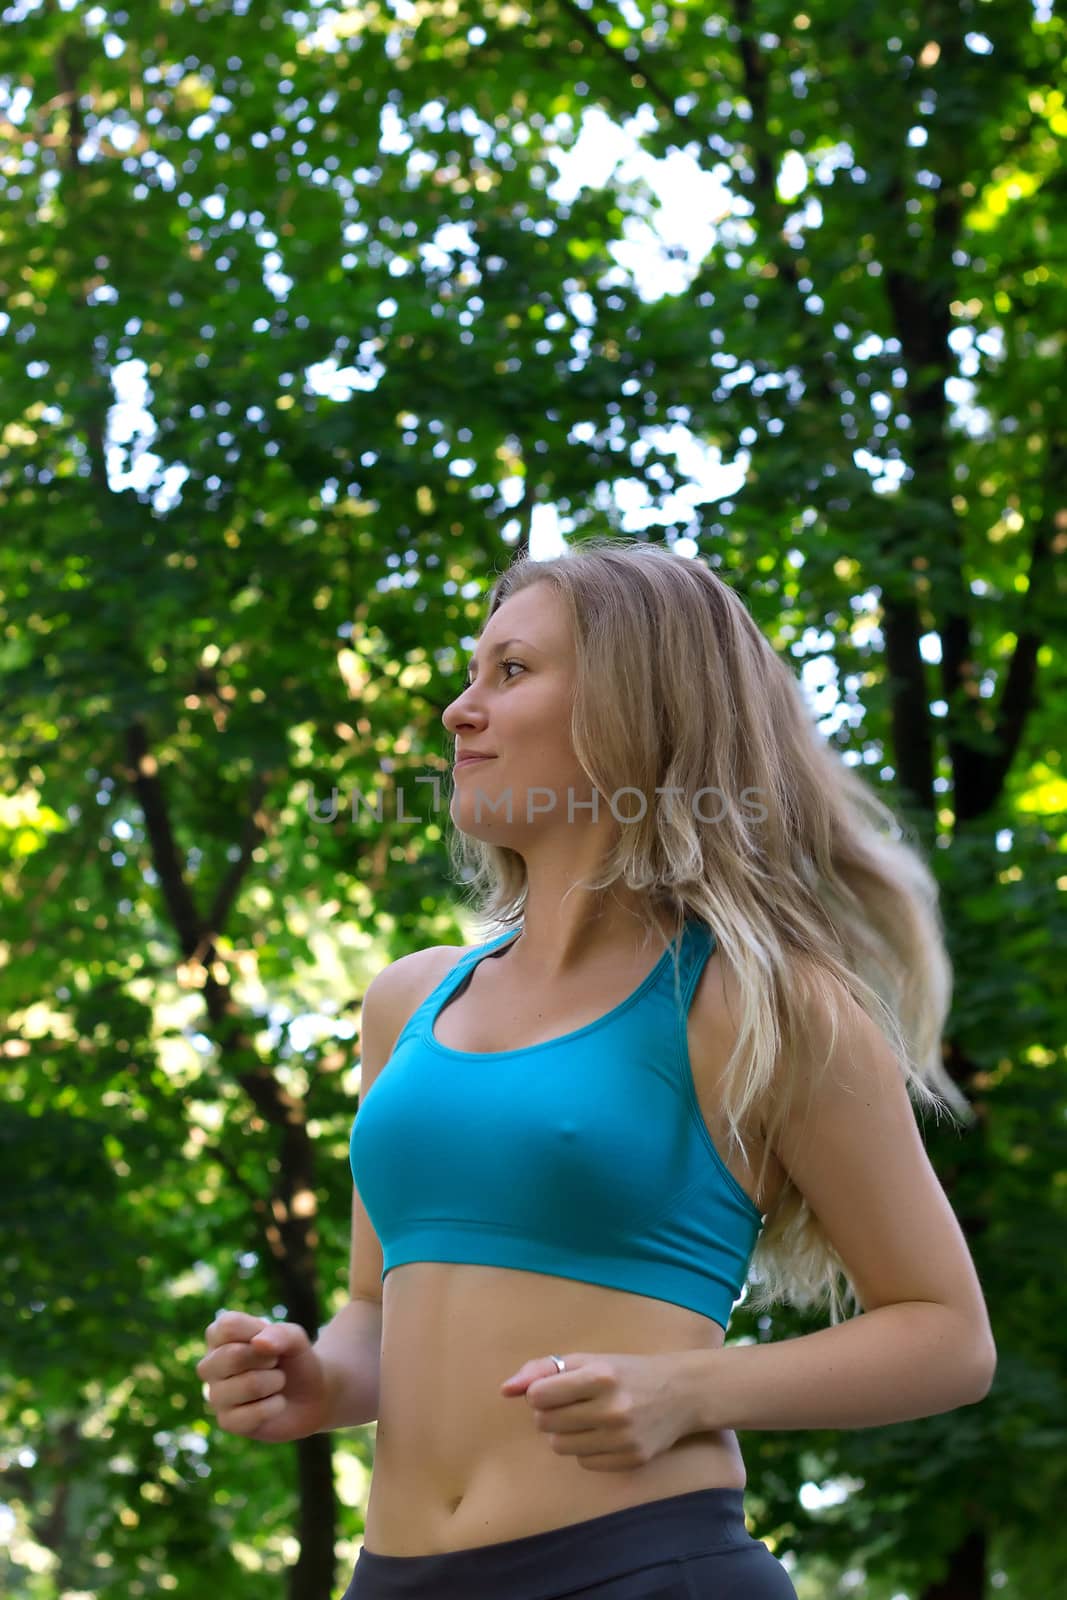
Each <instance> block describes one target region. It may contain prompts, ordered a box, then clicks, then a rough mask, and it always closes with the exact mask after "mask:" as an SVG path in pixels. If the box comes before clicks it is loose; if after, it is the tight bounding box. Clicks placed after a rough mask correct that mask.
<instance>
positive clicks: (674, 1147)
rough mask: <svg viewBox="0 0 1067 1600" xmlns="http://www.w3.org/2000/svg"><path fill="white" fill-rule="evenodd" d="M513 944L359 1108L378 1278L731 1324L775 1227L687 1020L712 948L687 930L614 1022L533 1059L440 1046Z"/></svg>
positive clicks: (479, 957)
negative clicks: (768, 1230)
mask: <svg viewBox="0 0 1067 1600" xmlns="http://www.w3.org/2000/svg"><path fill="white" fill-rule="evenodd" d="M515 937H516V934H515V932H514V931H512V932H509V933H507V934H504V935H502V936H501V937H499V938H497V939H492V940H490V941H489V942H488V943H487V944H483V945H480V946H479V947H478V949H476V950H472V951H469V952H468V953H467V954H466V955H464V956H461V957H460V959H459V961H458V962H457V963H456V965H455V966H454V967H453V968H452V970H451V971H450V972H449V973H448V974H447V976H446V977H445V978H444V979H442V981H441V982H440V983H439V984H438V985H437V987H436V989H434V991H433V992H432V994H430V995H428V996H427V998H426V999H425V1000H424V1001H423V1003H422V1005H421V1006H419V1008H418V1010H417V1011H415V1012H414V1013H413V1015H412V1016H411V1017H410V1018H409V1020H408V1022H407V1024H406V1026H405V1027H404V1029H403V1031H402V1032H401V1034H400V1037H399V1038H398V1039H397V1042H396V1045H395V1047H394V1050H393V1053H392V1055H391V1056H390V1058H389V1060H388V1062H387V1063H386V1065H385V1067H384V1068H383V1069H382V1071H381V1072H380V1073H379V1074H378V1077H377V1078H376V1079H375V1081H374V1083H373V1085H372V1086H371V1089H370V1090H369V1091H368V1092H367V1094H366V1095H365V1096H364V1097H363V1098H362V1099H361V1101H360V1105H359V1108H358V1111H357V1115H356V1117H355V1120H354V1122H353V1126H352V1138H351V1142H350V1146H349V1160H350V1164H351V1168H352V1176H353V1179H354V1181H355V1183H356V1186H357V1188H358V1190H359V1194H360V1198H361V1200H362V1201H363V1204H364V1206H365V1207H366V1209H367V1214H368V1215H369V1217H370V1219H371V1222H372V1223H373V1225H374V1229H375V1232H376V1233H377V1235H378V1238H379V1239H380V1240H381V1245H382V1262H383V1266H382V1279H383V1280H384V1279H385V1277H386V1274H387V1273H389V1272H391V1271H392V1270H393V1268H394V1267H399V1266H402V1265H403V1264H404V1263H405V1262H409V1261H455V1262H467V1263H471V1264H477V1265H480V1266H493V1267H512V1268H517V1269H519V1270H521V1271H525V1272H542V1273H547V1274H549V1275H550V1276H553V1277H558V1278H575V1279H578V1280H579V1281H580V1282H582V1283H599V1284H603V1285H605V1286H606V1287H608V1288H611V1289H623V1290H626V1291H628V1292H629V1293H630V1294H640V1295H647V1296H649V1297H650V1298H652V1299H654V1300H668V1301H670V1302H672V1303H673V1304H674V1305H679V1306H688V1307H689V1308H690V1309H691V1310H693V1311H699V1312H701V1313H702V1314H703V1315H704V1316H706V1317H710V1318H711V1319H712V1320H713V1321H714V1322H717V1323H719V1325H720V1326H721V1327H723V1328H725V1327H726V1326H727V1324H728V1322H729V1319H730V1312H731V1309H732V1307H733V1305H734V1302H735V1301H736V1300H737V1299H738V1297H739V1295H740V1293H741V1290H742V1288H743V1286H744V1283H745V1276H746V1273H747V1270H748V1265H749V1262H750V1260H751V1257H752V1252H753V1250H754V1249H755V1247H756V1242H757V1240H758V1238H759V1234H760V1230H761V1228H762V1226H763V1218H762V1217H761V1215H760V1212H759V1211H758V1210H757V1209H756V1207H755V1206H754V1205H753V1203H752V1201H751V1200H750V1199H749V1197H748V1195H747V1194H746V1193H745V1191H744V1190H743V1189H742V1188H741V1186H740V1184H739V1183H738V1182H737V1181H736V1179H735V1178H734V1177H733V1175H732V1174H731V1173H730V1172H729V1170H728V1169H727V1167H726V1166H725V1164H724V1163H723V1161H722V1159H721V1158H720V1156H719V1153H718V1151H717V1150H716V1148H715V1146H714V1144H713V1143H712V1140H711V1138H710V1136H709V1134H708V1131H707V1128H706V1127H705V1124H704V1120H703V1117H702V1116H701V1113H700V1107H699V1103H698V1101H697V1097H696V1091H695V1088H694V1086H693V1079H692V1074H691V1071H690V1065H689V1050H688V1044H687V1040H686V1016H687V1014H688V1011H689V1006H690V1002H691V1000H692V997H693V992H694V990H695V988H696V984H697V980H698V978H699V976H700V973H701V971H702V970H703V967H704V964H705V962H706V961H707V959H708V957H709V956H710V954H711V952H712V950H713V949H714V948H715V940H714V936H713V935H712V934H711V932H710V931H709V930H708V929H707V928H706V927H705V926H704V924H703V923H701V922H698V921H697V920H695V919H690V920H689V921H688V922H687V923H686V925H685V929H684V931H683V934H682V938H681V949H680V960H679V963H678V972H677V978H678V989H677V995H676V990H675V976H676V974H675V970H674V961H673V955H674V950H675V946H674V945H672V946H671V948H669V949H668V950H666V951H664V953H663V955H662V956H661V958H660V960H659V961H658V962H657V964H656V966H655V967H654V968H653V970H652V971H651V972H650V973H649V975H648V977H647V978H646V979H645V980H644V982H643V983H641V984H640V985H639V986H638V987H637V988H636V989H635V990H634V992H633V993H632V994H631V995H629V996H628V998H627V999H625V1000H623V1001H622V1002H621V1004H620V1005H617V1006H616V1007H615V1009H614V1010H613V1011H609V1012H608V1013H607V1015H606V1016H603V1017H600V1018H599V1019H598V1020H597V1021H595V1022H590V1023H587V1024H586V1026H585V1027H584V1028H578V1029H576V1030H575V1031H574V1032H572V1033H567V1034H563V1035H562V1036H561V1037H560V1038H557V1039H549V1040H547V1041H546V1042H545V1043H543V1044H537V1045H531V1046H529V1047H527V1048H525V1049H521V1050H494V1051H489V1052H483V1053H474V1052H470V1051H464V1050H453V1049H451V1048H449V1046H447V1045H443V1044H440V1043H438V1041H437V1039H435V1038H434V1034H433V1024H434V1021H435V1020H436V1018H437V1017H438V1016H439V1015H440V1013H441V1012H442V1011H443V1010H444V1008H445V1005H446V1004H447V1003H448V1002H449V1001H450V1000H451V999H453V998H455V997H456V996H457V995H458V994H459V993H460V992H461V990H462V988H463V987H464V985H465V984H467V983H468V982H469V981H470V978H471V975H472V974H473V971H474V968H475V967H476V966H477V964H478V962H479V961H483V960H485V959H487V958H488V957H491V956H492V955H493V953H494V952H495V951H498V950H501V949H502V948H503V947H504V946H505V945H506V944H508V943H510V941H511V940H512V939H514V938H515Z"/></svg>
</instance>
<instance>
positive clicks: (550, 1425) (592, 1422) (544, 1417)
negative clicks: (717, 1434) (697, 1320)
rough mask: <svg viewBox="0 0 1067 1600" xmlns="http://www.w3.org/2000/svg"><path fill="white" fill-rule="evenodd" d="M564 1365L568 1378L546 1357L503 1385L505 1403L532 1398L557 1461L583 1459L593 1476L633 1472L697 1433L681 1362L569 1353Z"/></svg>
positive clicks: (537, 1421)
mask: <svg viewBox="0 0 1067 1600" xmlns="http://www.w3.org/2000/svg"><path fill="white" fill-rule="evenodd" d="M562 1359H563V1362H564V1364H565V1368H566V1370H565V1371H564V1372H559V1371H558V1370H557V1368H556V1363H555V1362H554V1361H553V1360H552V1359H551V1358H550V1357H549V1356H539V1357H537V1358H536V1359H534V1360H532V1361H527V1362H526V1364H525V1365H524V1366H521V1367H520V1368H519V1370H518V1372H515V1373H513V1374H512V1376H511V1377H510V1378H507V1379H505V1381H504V1382H503V1383H502V1384H501V1385H500V1392H501V1394H503V1395H504V1396H505V1397H512V1396H517V1395H522V1394H524V1395H525V1396H526V1403H527V1405H529V1406H530V1407H531V1408H532V1410H533V1414H534V1426H535V1427H537V1428H540V1429H541V1430H542V1432H544V1433H547V1434H548V1435H549V1443H550V1445H551V1446H552V1449H553V1450H554V1451H555V1452H556V1454H557V1455H561V1456H577V1458H578V1465H579V1466H580V1467H585V1468H586V1469H587V1470H588V1471H589V1472H627V1471H631V1470H632V1469H633V1468H634V1467H643V1466H645V1465H646V1464H647V1463H648V1462H649V1461H651V1460H652V1459H653V1457H655V1456H658V1455H661V1454H662V1453H663V1452H664V1451H665V1450H669V1449H670V1447H671V1445H672V1444H674V1443H675V1441H676V1440H677V1439H680V1438H681V1437H682V1436H683V1434H685V1433H687V1432H688V1431H689V1425H688V1420H687V1417H686V1415H685V1411H684V1409H683V1405H682V1397H681V1394H680V1393H679V1385H678V1382H677V1372H678V1364H677V1360H676V1358H674V1357H673V1356H670V1355H651V1356H619V1355H589V1354H585V1353H583V1352H581V1351H579V1352H577V1353H576V1354H568V1353H567V1352H565V1351H564V1352H562Z"/></svg>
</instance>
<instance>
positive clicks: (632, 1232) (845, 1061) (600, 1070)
mask: <svg viewBox="0 0 1067 1600" xmlns="http://www.w3.org/2000/svg"><path fill="white" fill-rule="evenodd" d="M443 720H444V723H445V726H446V728H447V729H448V731H449V733H450V734H451V735H452V736H453V737H454V739H455V741H456V756H457V766H456V769H455V774H454V792H453V796H452V800H451V815H452V819H453V821H454V823H455V825H456V829H457V835H456V844H455V856H454V859H455V862H456V865H457V866H458V867H459V869H460V875H461V876H462V878H463V879H464V880H465V881H467V882H468V883H469V884H470V894H471V899H472V904H473V905H474V907H475V909H476V910H477V912H478V914H479V915H480V916H481V918H482V919H483V920H484V922H485V923H486V925H492V924H494V923H495V924H496V925H498V926H500V925H503V926H504V928H505V929H506V932H505V933H503V934H501V935H498V936H497V937H495V938H491V939H489V940H488V941H487V942H485V943H481V944H478V945H475V946H472V947H470V948H468V949H464V950H462V951H461V952H460V953H459V954H458V957H457V952H456V950H455V949H454V948H451V947H437V948H434V949H432V950H429V951H422V952H418V953H417V955H416V956H412V957H407V958H405V959H404V960H403V961H401V962H396V963H394V964H393V965H392V966H391V967H390V968H388V969H387V970H386V972H384V973H382V974H380V975H379V976H378V977H377V978H376V979H375V981H374V983H373V984H372V985H371V986H370V989H369V990H368V993H367V996H366V1000H365V1004H364V1024H363V1039H362V1057H363V1073H364V1081H363V1086H362V1095H361V1103H360V1107H359V1112H358V1115H357V1117H356V1120H355V1124H354V1126H353V1131H352V1145H351V1161H352V1170H353V1175H354V1178H355V1185H356V1189H355V1194H354V1198H353V1265H352V1278H351V1289H352V1300H351V1304H350V1305H349V1306H347V1307H346V1308H345V1309H344V1311H342V1312H341V1313H340V1314H339V1316H338V1317H337V1318H335V1319H334V1321H333V1323H331V1324H330V1325H329V1327H328V1328H327V1329H325V1330H324V1331H323V1333H322V1334H321V1335H320V1337H319V1339H318V1341H317V1343H316V1345H315V1346H314V1347H309V1346H308V1344H307V1338H306V1335H305V1334H304V1333H303V1330H302V1329H300V1328H298V1327H296V1326H294V1325H291V1324H281V1325H275V1326H273V1327H270V1328H269V1329H268V1331H267V1332H266V1333H261V1332H260V1331H259V1330H261V1329H263V1328H264V1327H265V1324H264V1322H263V1320H262V1319H256V1318H250V1317H239V1316H238V1315H237V1314H227V1315H226V1317H223V1318H220V1320H219V1322H217V1323H215V1324H213V1325H212V1328H211V1329H209V1330H208V1342H209V1354H208V1356H206V1357H205V1358H204V1360H203V1362H202V1363H201V1368H200V1370H201V1375H202V1376H204V1377H207V1378H209V1379H211V1380H213V1381H212V1389H211V1392H210V1395H209V1398H210V1399H211V1403H212V1404H213V1405H214V1407H215V1409H216V1412H217V1414H218V1416H219V1420H220V1422H221V1423H222V1424H223V1426H227V1427H229V1428H230V1429H231V1430H232V1431H235V1432H244V1433H247V1434H249V1435H250V1436H252V1437H257V1438H269V1439H280V1438H296V1437H302V1436H304V1435H306V1434H307V1433H310V1432H313V1431H316V1430H317V1429H323V1428H329V1427H335V1426H345V1425H352V1424H353V1423H356V1422H364V1421H369V1420H370V1419H371V1418H376V1419H377V1436H376V1446H375V1464H374V1474H373V1480H372V1488H371V1495H370V1501H369V1505H368V1511H367V1522H366V1531H365V1538H364V1544H363V1549H362V1551H361V1553H360V1557H359V1560H358V1562H357V1564H356V1570H355V1573H354V1576H353V1578H352V1582H351V1584H350V1585H349V1588H348V1590H347V1591H346V1595H345V1597H344V1600H386V1597H388V1600H392V1597H394V1596H400V1595H405V1596H411V1597H423V1596H425V1597H427V1600H429V1597H433V1600H461V1597H462V1600H491V1597H492V1600H497V1597H499V1600H541V1597H547V1596H550V1595H551V1596H580V1595H584V1594H586V1593H587V1592H588V1593H589V1594H590V1596H592V1595H593V1594H595V1595H596V1596H597V1597H598V1600H656V1597H658V1600H698V1597H706V1600H712V1597H714V1600H742V1597H743V1600H787V1597H789V1596H795V1590H794V1588H793V1585H792V1582H791V1581H790V1578H789V1575H788V1573H787V1572H786V1570H785V1568H784V1567H783V1566H782V1564H781V1563H780V1562H778V1561H777V1560H776V1559H775V1557H774V1556H773V1554H772V1553H771V1551H770V1550H768V1548H767V1547H766V1546H765V1545H764V1544H762V1543H761V1542H760V1541H758V1540H755V1539H753V1538H752V1537H751V1535H749V1533H748V1532H747V1529H746V1526H745V1520H744V1510H743V1496H744V1488H745V1483H746V1476H745V1467H744V1462H743V1460H742V1456H741V1452H740V1450H739V1448H738V1442H737V1437H736V1430H737V1429H746V1428H826V1427H870V1426H875V1425H878V1424H881V1423H889V1422H894V1421H900V1420H904V1419H907V1418H913V1417H919V1416H924V1415H929V1414H932V1413H934V1412H941V1411H947V1410H951V1409H952V1408H954V1407H956V1406H960V1405H967V1404H971V1403H974V1402H976V1401H978V1400H980V1399H981V1398H982V1397H983V1396H984V1395H985V1394H986V1393H987V1392H988V1389H989V1386H990V1384H991V1382H992V1375H993V1370H994V1367H995V1361H996V1353H995V1347H994V1343H993V1337H992V1332H991V1329H990V1326H989V1321H988V1316H987V1313H986V1308H985V1304H984V1300H983V1296H982V1292H981V1287H980V1285H979V1282H978V1279H977V1275H976V1273H975V1270H974V1265H973V1263H972V1261H971V1258H970V1255H969V1253H968V1250H967V1246H966V1243H965V1241H964V1238H963V1235H962V1233H961V1231H960V1228H959V1225H958V1223H957V1221H956V1218H955V1216H954V1214H953V1212H952V1210H951V1207H950V1206H949V1203H948V1201H947V1199H946V1197H945V1194H944V1192H943V1190H942V1188H941V1186H940V1184H939V1182H938V1180H937V1177H936V1175H935V1174H934V1172H933V1170H932V1168H931V1166H930V1164H929V1161H928V1160H927V1157H926V1154H925V1149H924V1146H923V1142H922V1139H921V1137H920V1135H919V1132H918V1129H917V1127H916V1122H915V1118H914V1115H913V1112H912V1107H911V1101H910V1098H909V1092H910V1093H911V1094H913V1095H915V1097H916V1098H917V1099H919V1100H920V1101H921V1102H922V1103H923V1104H924V1105H927V1106H932V1107H934V1108H935V1109H936V1110H941V1109H945V1108H951V1110H952V1111H953V1112H955V1113H956V1114H958V1115H959V1116H961V1117H967V1115H968V1112H969V1108H968V1106H967V1102H966V1101H965V1099H964V1098H963V1096H962V1095H961V1094H960V1092H959V1091H958V1089H956V1087H955V1086H954V1085H953V1083H952V1082H951V1080H950V1079H949V1078H948V1076H947V1074H946V1073H945V1071H944V1068H943V1067H942V1065H941V1060H940V1039H941V1030H942V1025H943V1022H944V1019H945V1015H946V1012H947V1008H948V999H949V991H950V977H951V974H950V967H949V963H948V959H947V956H946V953H945V947H944V942H943V938H942V932H941V925H940V920H939V915H938V907H937V894H936V887H935V884H934V881H933V879H932V876H931V874H930V872H929V870H928V868H927V867H926V865H925V864H924V862H923V860H922V858H921V856H920V854H919V852H918V851H917V850H916V849H915V848H914V847H913V846H912V845H911V844H910V843H909V842H908V841H907V840H906V839H904V838H903V837H902V834H901V830H900V828H899V825H897V824H896V822H895V819H894V817H893V815H892V813H891V812H890V811H889V810H888V809H887V808H886V807H885V805H884V804H883V803H882V802H881V801H880V800H879V799H878V798H877V796H876V795H875V794H874V793H873V792H872V791H871V790H869V789H868V788H867V787H866V785H865V784H864V783H863V782H862V780H861V779H860V778H859V777H858V776H857V775H856V774H855V773H854V772H853V771H851V769H849V768H848V767H847V766H845V765H844V764H843V763H842V762H841V761H840V760H839V758H838V757H836V756H835V755H834V754H833V753H832V752H831V751H830V750H829V749H828V747H827V746H826V745H825V744H824V743H823V742H822V740H821V739H820V738H819V736H818V734H817V731H816V730H815V728H814V726H813V724H812V722H811V719H810V717H809V715H808V713H807V710H806V707H805V704H804V701H803V698H802V696H801V694H800V692H799V689H798V686H797V684H796V682H795V680H794V678H793V676H792V674H791V673H790V672H789V670H788V669H787V667H786V665H785V664H784V663H783V662H782V661H780V660H779V658H778V657H777V656H776V654H775V652H774V651H773V650H772V648H771V647H770V645H769V643H768V642H767V641H766V640H765V639H764V637H763V636H762V634H761V633H760V632H759V630H758V628H757V627H756V626H755V624H754V623H753V621H752V619H751V617H750V616H749V614H748V612H747V611H746V609H745V607H744V605H743V604H742V602H741V601H740V600H739V598H738V597H737V596H736V594H734V593H733V591H732V590H731V589H730V588H729V587H727V586H726V585H725V584H724V583H722V582H721V581H720V580H719V579H718V578H717V577H716V576H715V575H714V574H713V573H712V572H711V571H710V570H709V569H708V568H707V567H706V566H704V565H703V564H702V563H701V562H699V561H695V560H686V559H684V558H682V557H678V556H675V555H673V554H672V553H670V552H669V551H666V550H664V549H663V548H661V547H657V546H649V545H645V544H643V543H641V542H638V541H624V540H616V539H601V540H590V541H588V542H586V543H584V544H581V545H579V546H577V547H575V548H573V549H572V550H571V551H570V552H569V553H568V554H566V555H565V556H563V557H561V558H558V559H556V560H552V561H546V562H532V561H529V560H528V559H522V560H519V561H517V562H516V563H515V564H513V565H512V567H511V568H510V569H509V570H508V571H506V572H505V573H504V574H503V575H502V577H501V578H500V579H499V580H498V582H497V584H496V586H495V588H494V591H493V595H492V599H491V604H490V607H489V616H488V620H487V624H486V627H485V629H484V631H483V634H482V637H481V640H480V641H479V644H478V648H477V651H476V655H475V659H474V660H473V661H472V663H471V675H470V678H469V681H468V684H467V687H466V688H465V689H464V690H463V692H462V693H461V694H460V695H459V697H458V698H457V699H456V700H454V701H453V703H452V704H451V705H450V706H449V707H448V708H447V710H446V711H445V713H444V718H443ZM467 757H477V759H470V760H465V759H464V758H467ZM372 1090H373V1092H372ZM750 1267H751V1268H752V1281H748V1274H749V1268H750ZM842 1272H843V1274H844V1278H845V1283H846V1287H847V1290H848V1294H849V1298H850V1299H851V1301H852V1303H853V1305H854V1306H855V1307H862V1310H863V1312H864V1315H862V1316H858V1317H857V1316H853V1317H850V1318H846V1317H844V1315H843V1311H842V1301H841V1296H840V1290H839V1283H838V1278H839V1275H840V1274H841V1273H842ZM746 1282H747V1287H748V1296H747V1303H748V1304H750V1305H752V1306H757V1307H767V1306H770V1305H772V1304H773V1303H774V1302H775V1301H777V1300H783V1299H789V1300H791V1301H792V1302H793V1303H794V1304H797V1305H807V1306H810V1305H813V1304H815V1303H817V1302H818V1301H819V1300H820V1299H823V1300H828V1303H829V1311H830V1326H829V1327H827V1328H825V1329H821V1330H820V1331H818V1332H817V1333H814V1334H811V1335H807V1336H805V1337H803V1338H799V1339H791V1340H786V1341H779V1342H777V1343H775V1342H772V1343H769V1344H763V1345H759V1344H754V1345H745V1346H739V1345H734V1346H729V1347H727V1346H725V1343H724V1341H725V1334H726V1327H727V1325H728V1322H729V1315H730V1309H731V1306H732V1305H733V1303H734V1302H735V1300H737V1299H738V1298H740V1296H741V1294H742V1291H743V1290H744V1289H745V1287H746Z"/></svg>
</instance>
